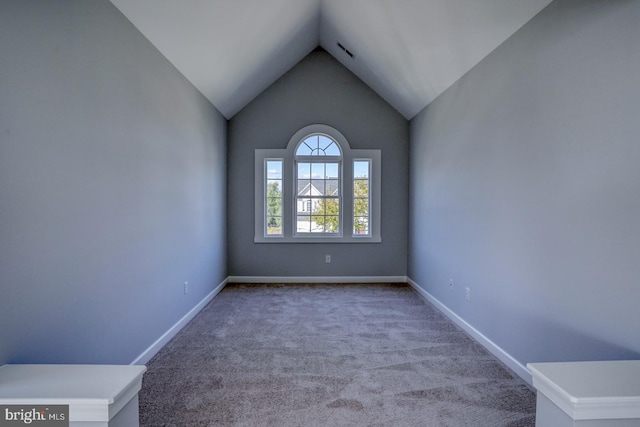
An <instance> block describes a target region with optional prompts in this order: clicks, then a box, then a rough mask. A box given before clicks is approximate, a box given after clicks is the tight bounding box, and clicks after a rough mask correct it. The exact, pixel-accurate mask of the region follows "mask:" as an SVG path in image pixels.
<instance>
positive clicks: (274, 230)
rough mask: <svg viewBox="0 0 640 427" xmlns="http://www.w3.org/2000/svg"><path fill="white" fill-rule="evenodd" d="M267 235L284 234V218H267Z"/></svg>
mask: <svg viewBox="0 0 640 427" xmlns="http://www.w3.org/2000/svg"><path fill="white" fill-rule="evenodd" d="M267 234H282V218H281V217H275V216H267Z"/></svg>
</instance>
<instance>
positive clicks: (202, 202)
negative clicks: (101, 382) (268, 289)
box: [0, 0, 227, 364]
mask: <svg viewBox="0 0 640 427" xmlns="http://www.w3.org/2000/svg"><path fill="white" fill-rule="evenodd" d="M0 58H2V62H1V64H0V75H1V78H0V227H1V229H0V286H1V297H0V364H2V363H6V362H10V363H130V362H131V361H132V360H134V359H135V358H136V357H137V356H138V355H139V354H141V353H142V352H143V351H144V350H145V349H146V348H147V347H148V346H149V345H150V344H152V343H153V342H154V341H155V340H156V339H157V338H158V337H159V336H160V335H161V334H162V333H164V332H165V331H166V330H167V329H168V328H169V327H170V326H172V325H173V324H174V323H175V322H176V321H177V320H179V319H180V318H181V317H182V316H183V315H184V314H185V313H186V312H188V311H189V310H190V309H191V308H192V307H193V306H195V304H196V303H197V302H199V301H200V300H201V299H202V298H203V297H204V296H205V295H207V294H208V293H209V292H211V290H213V288H214V287H215V286H217V285H218V284H219V283H220V282H221V281H223V280H224V278H225V277H226V275H227V272H226V234H225V225H226V209H225V203H226V121H225V120H224V119H223V117H222V116H221V115H220V114H219V113H218V112H217V111H216V110H215V109H214V108H213V107H212V106H211V104H210V103H208V101H207V100H206V99H205V98H204V97H203V96H202V95H201V94H200V93H199V92H197V91H196V90H195V88H193V86H191V85H190V84H189V83H188V82H187V81H186V79H184V77H183V76H182V75H181V74H179V73H178V72H177V71H176V70H175V68H173V66H172V65H171V64H170V63H169V62H168V61H167V60H166V59H165V58H164V57H163V56H162V55H161V54H160V53H159V52H158V51H157V50H156V49H155V48H154V47H153V46H152V45H151V44H150V43H149V42H148V41H147V40H146V39H145V38H144V37H143V36H142V35H141V34H140V33H139V32H138V31H137V30H136V29H135V28H134V27H133V26H132V25H131V24H130V23H129V22H128V21H127V20H126V19H125V18H124V17H123V16H122V15H121V14H120V13H119V12H118V11H117V10H116V9H115V8H114V7H113V6H112V5H111V3H109V2H108V1H106V0H100V1H99V0H91V1H87V0H75V1H73V0H64V1H54V0H47V1H38V2H36V1H22V0H15V1H6V0H5V1H3V2H2V5H1V6H0ZM184 281H189V286H190V293H189V294H188V295H183V287H182V284H183V282H184Z"/></svg>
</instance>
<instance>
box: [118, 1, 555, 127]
mask: <svg viewBox="0 0 640 427" xmlns="http://www.w3.org/2000/svg"><path fill="white" fill-rule="evenodd" d="M551 1H552V0H111V2H112V3H113V4H114V5H115V6H116V7H117V8H118V9H119V10H120V11H121V12H122V13H123V14H124V15H125V16H126V17H127V18H128V19H129V20H130V21H131V22H132V23H133V25H135V26H136V27H137V28H138V30H140V32H141V33H142V34H144V35H145V36H146V37H147V39H149V41H151V43H153V44H154V45H155V46H156V48H157V49H158V50H159V51H160V52H162V53H163V54H164V56H165V57H166V58H167V59H168V60H169V61H171V63H173V65H174V66H175V67H176V68H177V69H178V70H179V71H180V72H181V73H182V74H184V76H185V77H186V78H187V79H188V80H189V81H190V82H191V83H193V85H194V86H195V87H196V88H198V89H199V90H200V91H201V92H202V93H203V94H204V95H205V96H206V97H207V98H208V99H209V101H211V103H212V104H213V105H214V106H215V107H216V108H217V109H218V110H220V112H222V114H223V115H224V116H225V117H227V118H231V117H232V116H233V115H234V114H236V113H237V112H238V111H240V110H241V109H242V108H243V107H244V106H245V105H247V104H248V103H249V102H250V101H251V100H252V99H253V98H255V97H256V96H257V95H259V94H260V93H261V92H262V91H263V90H265V89H266V88H267V87H268V86H269V85H270V84H271V83H273V82H274V81H275V80H276V79H278V78H279V77H280V76H282V74H284V73H285V72H286V71H288V70H289V69H290V68H291V67H293V66H294V65H295V64H296V63H297V62H298V61H300V60H301V59H302V58H303V57H304V56H305V55H307V54H308V53H309V52H311V51H312V50H313V49H314V48H315V47H317V46H318V45H320V46H322V47H323V48H324V49H325V50H327V51H328V52H329V53H330V54H332V55H333V56H334V57H335V58H336V59H337V60H338V61H340V62H341V63H342V64H343V65H344V66H345V67H347V68H348V69H349V70H351V71H352V72H353V73H354V74H356V75H357V76H358V77H359V78H360V79H362V80H363V81H364V82H365V83H367V84H368V85H369V86H370V87H371V88H372V89H373V90H375V91H376V92H377V93H378V94H379V95H380V96H382V97H383V98H384V99H385V100H386V101H387V102H389V103H390V104H391V105H392V106H393V107H394V108H396V109H397V110H398V111H399V112H400V113H401V114H402V115H404V116H405V117H406V118H407V119H410V118H412V117H413V116H415V115H416V114H417V113H418V112H419V111H420V110H422V109H423V108H424V107H425V106H427V105H428V104H429V103H430V102H431V101H432V100H433V99H435V98H436V97H437V96H438V95H439V94H440V93H442V92H443V91H444V90H445V89H447V88H448V87H449V86H451V84H453V83H454V82H455V81H456V80H458V79H459V78H460V77H462V75H463V74H465V73H466V72H467V71H469V70H470V69H471V68H472V67H473V66H474V65H476V64H477V63H478V62H479V61H480V60H481V59H482V58H484V57H485V56H486V55H487V54H489V53H490V52H491V51H492V50H494V49H495V48H496V47H498V45H500V44H501V43H502V42H503V41H505V40H506V39H507V38H509V37H510V36H511V35H512V34H513V33H514V32H516V31H517V30H518V29H519V28H520V27H522V25H524V24H525V23H526V22H527V21H529V20H530V19H531V18H533V16H535V15H536V14H537V13H538V12H539V11H540V10H542V9H543V8H544V7H545V6H547V5H548V4H549V3H551ZM338 42H339V43H341V44H342V45H343V46H344V47H345V48H346V49H348V50H349V51H350V52H352V53H353V54H354V58H351V57H350V56H348V55H347V54H346V53H345V52H344V51H343V50H342V49H341V48H340V47H339V46H338Z"/></svg>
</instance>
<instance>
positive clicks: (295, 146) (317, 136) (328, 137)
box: [287, 124, 351, 157]
mask: <svg viewBox="0 0 640 427" xmlns="http://www.w3.org/2000/svg"><path fill="white" fill-rule="evenodd" d="M350 150H351V146H350V145H349V142H348V141H347V138H345V137H344V135H343V134H341V133H340V132H339V131H338V130H337V129H334V128H332V127H331V126H328V125H323V124H313V125H309V126H305V127H303V128H302V129H300V130H299V131H297V132H296V133H295V134H294V135H293V136H292V137H291V139H290V140H289V143H288V144H287V151H288V152H289V153H291V155H292V156H296V157H312V156H313V157H322V156H324V157H344V156H345V153H349V151H350Z"/></svg>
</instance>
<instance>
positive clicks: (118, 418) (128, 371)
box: [0, 365, 147, 427]
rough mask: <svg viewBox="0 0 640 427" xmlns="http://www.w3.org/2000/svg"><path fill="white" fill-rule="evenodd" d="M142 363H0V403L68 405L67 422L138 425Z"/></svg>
mask: <svg viewBox="0 0 640 427" xmlns="http://www.w3.org/2000/svg"><path fill="white" fill-rule="evenodd" d="M146 369H147V368H146V367H145V366H138V365H4V366H1V367H0V405H34V406H35V405H69V426H70V427H137V426H138V425H139V421H138V391H140V389H141V387H142V375H143V374H144V372H145V371H146Z"/></svg>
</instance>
